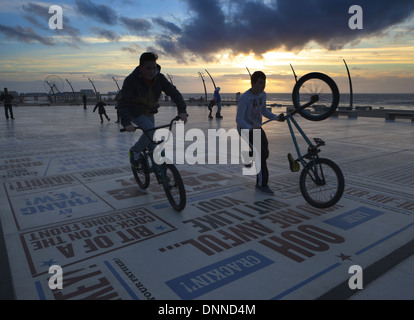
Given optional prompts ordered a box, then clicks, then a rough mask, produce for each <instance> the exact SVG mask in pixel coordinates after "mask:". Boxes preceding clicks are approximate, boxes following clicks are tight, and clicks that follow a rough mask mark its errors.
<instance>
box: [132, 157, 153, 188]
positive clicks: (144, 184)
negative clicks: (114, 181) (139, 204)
mask: <svg viewBox="0 0 414 320" xmlns="http://www.w3.org/2000/svg"><path fill="white" fill-rule="evenodd" d="M138 164H139V165H138V166H137V167H134V166H131V169H132V173H133V174H134V178H135V181H136V182H137V183H138V185H139V187H140V188H141V189H146V188H148V186H149V183H150V175H149V170H148V167H147V164H146V162H145V161H144V160H143V159H139V161H138Z"/></svg>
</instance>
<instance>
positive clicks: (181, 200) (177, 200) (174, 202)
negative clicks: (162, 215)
mask: <svg viewBox="0 0 414 320" xmlns="http://www.w3.org/2000/svg"><path fill="white" fill-rule="evenodd" d="M163 170H164V173H165V178H166V179H165V180H164V181H163V187H164V191H165V195H166V196H167V199H168V201H169V202H170V205H171V207H173V209H174V210H177V211H182V210H184V208H185V205H186V203H187V197H186V193H185V187H184V183H183V179H182V178H181V175H180V172H179V171H178V169H177V168H176V167H175V165H173V164H164V165H163Z"/></svg>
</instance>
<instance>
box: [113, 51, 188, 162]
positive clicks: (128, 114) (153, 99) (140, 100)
mask: <svg viewBox="0 0 414 320" xmlns="http://www.w3.org/2000/svg"><path fill="white" fill-rule="evenodd" d="M157 59H158V56H157V54H155V53H153V52H145V53H143V54H142V55H141V57H140V59H139V66H138V67H136V69H135V70H134V71H133V72H132V73H131V74H130V75H129V76H128V77H126V78H125V80H124V83H123V86H122V90H121V98H120V99H119V100H118V104H117V105H118V110H119V114H120V118H121V124H122V125H123V126H124V127H125V129H126V131H128V132H133V131H135V128H134V125H133V124H135V125H136V126H138V127H140V128H142V129H143V130H149V129H152V128H154V126H155V120H154V114H155V113H157V112H158V108H159V106H160V105H159V104H158V100H159V98H160V96H161V92H164V93H165V94H166V95H168V96H170V97H171V99H172V100H173V101H174V102H175V104H176V105H177V110H178V116H179V117H180V118H181V120H183V121H184V123H186V122H187V112H186V109H187V105H186V103H185V102H184V99H183V96H182V95H181V93H180V92H179V91H178V90H177V89H176V87H175V86H174V85H172V84H171V83H170V82H169V81H168V80H167V78H166V77H165V76H164V75H163V74H162V73H160V70H161V67H160V66H159V65H158V64H157ZM153 135H154V130H151V131H149V132H148V136H147V135H146V134H143V135H142V136H141V137H140V138H139V140H138V141H137V142H136V143H135V144H134V145H133V146H132V147H131V149H130V162H131V165H132V166H137V165H138V163H136V160H138V159H137V156H138V154H139V153H140V152H141V151H143V150H144V149H145V148H148V150H149V151H153V150H154V149H155V145H154V144H153V143H152V137H153Z"/></svg>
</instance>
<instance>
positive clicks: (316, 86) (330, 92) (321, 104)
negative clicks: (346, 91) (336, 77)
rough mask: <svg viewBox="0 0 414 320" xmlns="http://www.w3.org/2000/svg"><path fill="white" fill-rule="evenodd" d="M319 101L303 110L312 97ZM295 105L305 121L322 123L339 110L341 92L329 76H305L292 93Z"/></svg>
mask: <svg viewBox="0 0 414 320" xmlns="http://www.w3.org/2000/svg"><path fill="white" fill-rule="evenodd" d="M315 95H316V96H318V98H319V100H318V102H316V103H315V104H313V105H312V107H308V108H305V109H301V106H303V105H305V104H307V103H308V102H310V101H311V97H312V96H315ZM292 100H293V105H294V106H295V108H296V110H298V112H299V114H300V115H301V116H302V117H304V118H305V119H308V120H312V121H321V120H325V119H326V118H328V117H330V116H331V115H332V114H333V113H334V112H335V111H336V109H337V108H338V104H339V90H338V87H337V85H336V83H335V81H333V80H332V78H330V77H329V76H327V75H326V74H323V73H319V72H312V73H308V74H306V75H304V76H303V77H302V78H300V79H299V80H298V82H297V83H296V85H295V87H294V88H293V92H292Z"/></svg>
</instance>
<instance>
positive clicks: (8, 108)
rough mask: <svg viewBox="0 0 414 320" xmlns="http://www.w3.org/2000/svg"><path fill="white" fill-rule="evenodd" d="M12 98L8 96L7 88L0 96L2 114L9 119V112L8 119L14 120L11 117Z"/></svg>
mask: <svg viewBox="0 0 414 320" xmlns="http://www.w3.org/2000/svg"><path fill="white" fill-rule="evenodd" d="M13 99H14V97H13V96H12V95H11V94H9V91H8V90H7V88H4V92H3V93H2V94H1V96H0V100H1V101H3V102H4V113H5V115H6V119H7V120H8V119H9V112H10V117H11V118H12V119H13V120H14V116H13V105H12V102H13Z"/></svg>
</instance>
